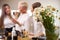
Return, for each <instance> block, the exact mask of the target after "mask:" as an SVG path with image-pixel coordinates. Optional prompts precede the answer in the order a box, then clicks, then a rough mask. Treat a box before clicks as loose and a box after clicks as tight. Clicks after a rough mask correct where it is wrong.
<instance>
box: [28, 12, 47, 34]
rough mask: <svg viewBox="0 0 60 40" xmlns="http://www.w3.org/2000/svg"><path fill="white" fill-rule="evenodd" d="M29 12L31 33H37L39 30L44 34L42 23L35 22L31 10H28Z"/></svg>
mask: <svg viewBox="0 0 60 40" xmlns="http://www.w3.org/2000/svg"><path fill="white" fill-rule="evenodd" d="M29 12H30V13H31V15H30V24H31V25H30V29H29V31H30V33H33V34H38V33H40V32H42V33H44V35H46V34H45V28H44V26H43V24H42V23H41V22H37V21H36V20H34V18H33V13H32V12H31V11H29Z"/></svg>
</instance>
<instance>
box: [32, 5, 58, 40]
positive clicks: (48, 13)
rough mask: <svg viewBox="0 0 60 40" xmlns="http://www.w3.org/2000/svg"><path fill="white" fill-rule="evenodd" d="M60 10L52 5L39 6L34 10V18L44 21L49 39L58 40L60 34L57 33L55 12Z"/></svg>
mask: <svg viewBox="0 0 60 40" xmlns="http://www.w3.org/2000/svg"><path fill="white" fill-rule="evenodd" d="M56 11H57V12H58V10H56V8H54V7H52V6H50V5H49V6H47V7H38V8H36V9H35V10H34V15H33V16H34V19H35V20H36V21H37V22H42V23H43V25H44V27H45V29H46V37H47V40H57V38H58V35H57V34H56V33H55V25H54V17H55V16H54V14H53V13H54V12H56Z"/></svg>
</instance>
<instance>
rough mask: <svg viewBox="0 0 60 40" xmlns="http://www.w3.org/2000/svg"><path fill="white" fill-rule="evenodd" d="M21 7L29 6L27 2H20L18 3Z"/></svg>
mask: <svg viewBox="0 0 60 40" xmlns="http://www.w3.org/2000/svg"><path fill="white" fill-rule="evenodd" d="M20 6H25V7H28V4H27V2H25V1H20V2H19V3H18V7H20Z"/></svg>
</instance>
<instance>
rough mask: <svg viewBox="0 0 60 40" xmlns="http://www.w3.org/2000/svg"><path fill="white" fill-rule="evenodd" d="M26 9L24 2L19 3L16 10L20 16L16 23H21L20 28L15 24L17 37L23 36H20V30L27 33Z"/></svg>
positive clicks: (27, 18)
mask: <svg viewBox="0 0 60 40" xmlns="http://www.w3.org/2000/svg"><path fill="white" fill-rule="evenodd" d="M27 8H28V4H27V3H26V2H24V1H21V2H19V4H18V10H19V12H20V16H19V18H18V19H17V21H19V22H20V23H21V27H20V26H19V25H17V24H16V33H17V36H23V35H20V32H21V31H22V30H24V31H28V27H29V23H28V21H29V16H28V13H27Z"/></svg>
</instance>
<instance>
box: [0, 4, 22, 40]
mask: <svg viewBox="0 0 60 40" xmlns="http://www.w3.org/2000/svg"><path fill="white" fill-rule="evenodd" d="M1 19H2V22H1V23H3V26H4V28H5V38H6V40H12V37H11V35H12V34H11V32H12V28H13V27H14V26H15V24H18V25H19V26H21V24H20V23H19V22H18V21H16V20H15V19H13V18H12V16H11V8H10V6H9V5H8V4H4V5H3V6H2V15H1Z"/></svg>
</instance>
